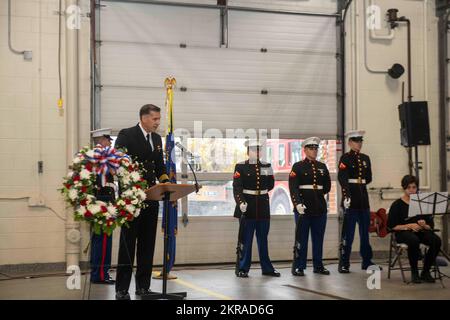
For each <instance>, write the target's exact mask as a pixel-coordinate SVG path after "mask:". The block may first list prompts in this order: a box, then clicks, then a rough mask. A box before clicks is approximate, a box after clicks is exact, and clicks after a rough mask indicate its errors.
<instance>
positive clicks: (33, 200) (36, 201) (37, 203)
mask: <svg viewBox="0 0 450 320" xmlns="http://www.w3.org/2000/svg"><path fill="white" fill-rule="evenodd" d="M28 206H29V207H41V208H42V207H45V201H44V199H43V198H41V197H30V198H29V199H28Z"/></svg>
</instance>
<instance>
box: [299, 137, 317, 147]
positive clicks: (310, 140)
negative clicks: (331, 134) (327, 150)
mask: <svg viewBox="0 0 450 320" xmlns="http://www.w3.org/2000/svg"><path fill="white" fill-rule="evenodd" d="M319 144H320V138H318V137H309V138H307V139H305V140H304V141H303V143H302V147H303V148H304V147H306V146H311V145H315V146H319Z"/></svg>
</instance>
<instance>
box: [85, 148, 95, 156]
mask: <svg viewBox="0 0 450 320" xmlns="http://www.w3.org/2000/svg"><path fill="white" fill-rule="evenodd" d="M86 155H87V156H88V157H90V158H93V157H94V150H89V151H88V152H86Z"/></svg>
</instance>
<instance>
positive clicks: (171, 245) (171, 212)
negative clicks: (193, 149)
mask: <svg viewBox="0 0 450 320" xmlns="http://www.w3.org/2000/svg"><path fill="white" fill-rule="evenodd" d="M164 84H165V86H166V89H167V97H166V107H167V122H168V123H167V136H166V148H165V149H166V150H165V151H166V172H167V175H168V176H169V180H170V182H171V183H177V178H176V173H177V168H176V165H175V159H174V155H175V152H174V148H175V137H174V135H173V87H174V86H175V84H176V80H175V78H167V79H166V80H165V81H164ZM167 215H168V217H167V220H168V226H167V236H168V244H167V245H168V250H167V257H165V259H166V262H167V265H166V266H167V273H169V272H170V270H172V267H173V265H174V263H175V251H176V239H175V237H176V233H177V229H178V210H177V203H176V202H175V203H172V202H170V203H169V209H168V210H167V208H166V206H164V210H163V219H162V227H163V229H164V230H165V227H166V223H165V222H166V216H167Z"/></svg>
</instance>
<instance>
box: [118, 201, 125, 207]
mask: <svg viewBox="0 0 450 320" xmlns="http://www.w3.org/2000/svg"><path fill="white" fill-rule="evenodd" d="M117 205H119V206H124V205H125V201H123V200H119V201H117Z"/></svg>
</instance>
